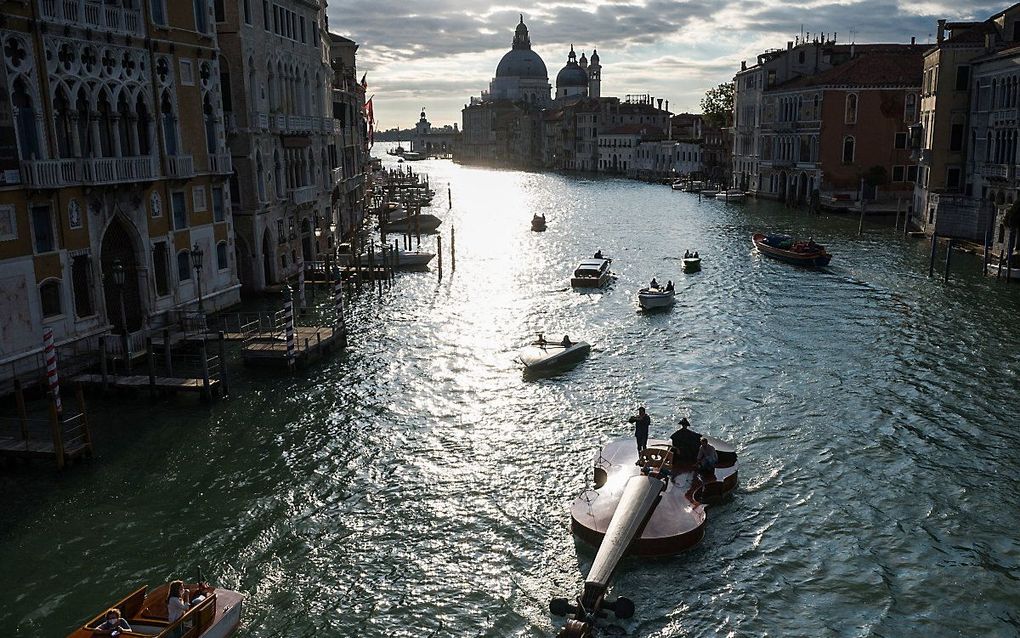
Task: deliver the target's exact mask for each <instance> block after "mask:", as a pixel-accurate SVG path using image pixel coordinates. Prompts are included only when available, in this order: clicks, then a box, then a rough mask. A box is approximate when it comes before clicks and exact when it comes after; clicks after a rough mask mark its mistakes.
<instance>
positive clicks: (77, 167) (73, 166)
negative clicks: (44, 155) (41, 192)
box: [21, 159, 81, 188]
mask: <svg viewBox="0 0 1020 638" xmlns="http://www.w3.org/2000/svg"><path fill="white" fill-rule="evenodd" d="M21 179H23V180H24V182H25V185H26V186H30V187H32V188H61V187H63V186H70V185H72V184H80V183H81V161H80V160H76V159H52V160H27V161H23V162H22V163H21Z"/></svg>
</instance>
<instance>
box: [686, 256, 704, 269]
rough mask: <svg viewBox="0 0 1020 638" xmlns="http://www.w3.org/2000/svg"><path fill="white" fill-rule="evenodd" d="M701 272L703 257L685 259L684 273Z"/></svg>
mask: <svg viewBox="0 0 1020 638" xmlns="http://www.w3.org/2000/svg"><path fill="white" fill-rule="evenodd" d="M700 270H701V257H684V272H698V271H700Z"/></svg>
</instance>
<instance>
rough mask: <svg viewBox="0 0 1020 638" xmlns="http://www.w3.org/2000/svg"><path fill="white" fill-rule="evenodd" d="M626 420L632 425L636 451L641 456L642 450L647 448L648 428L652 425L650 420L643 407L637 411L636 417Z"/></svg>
mask: <svg viewBox="0 0 1020 638" xmlns="http://www.w3.org/2000/svg"><path fill="white" fill-rule="evenodd" d="M627 420H628V421H629V422H631V423H633V424H634V438H635V439H637V451H638V454H641V452H642V450H644V449H645V448H646V447H648V428H649V426H651V425H652V419H651V418H650V417H649V416H648V413H647V412H645V406H643V405H642V406H641V407H639V408H638V409H637V415H636V416H632V417H630V418H629V419H627Z"/></svg>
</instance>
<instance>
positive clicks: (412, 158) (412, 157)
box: [404, 151, 428, 162]
mask: <svg viewBox="0 0 1020 638" xmlns="http://www.w3.org/2000/svg"><path fill="white" fill-rule="evenodd" d="M404 159H406V160H407V161H409V162H420V161H421V160H424V159H428V156H427V155H425V154H423V153H412V152H410V151H408V152H406V153H404Z"/></svg>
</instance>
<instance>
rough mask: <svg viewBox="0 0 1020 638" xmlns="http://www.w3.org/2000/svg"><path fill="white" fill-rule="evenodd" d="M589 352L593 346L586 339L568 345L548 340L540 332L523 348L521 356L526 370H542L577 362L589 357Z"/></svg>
mask: <svg viewBox="0 0 1020 638" xmlns="http://www.w3.org/2000/svg"><path fill="white" fill-rule="evenodd" d="M589 352H591V346H590V345H589V344H588V343H587V342H585V341H578V342H571V343H570V344H569V345H566V344H564V343H563V342H549V341H546V340H545V338H543V337H542V335H541V334H540V335H538V339H537V340H535V341H533V342H531V344H529V345H528V346H526V347H525V348H524V349H523V350H521V354H520V357H521V363H523V364H524V368H525V370H528V371H530V372H542V371H548V370H555V369H558V368H560V367H562V366H566V365H570V364H572V363H577V362H578V361H581V360H582V359H584V358H585V357H587V356H588V353H589Z"/></svg>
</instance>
